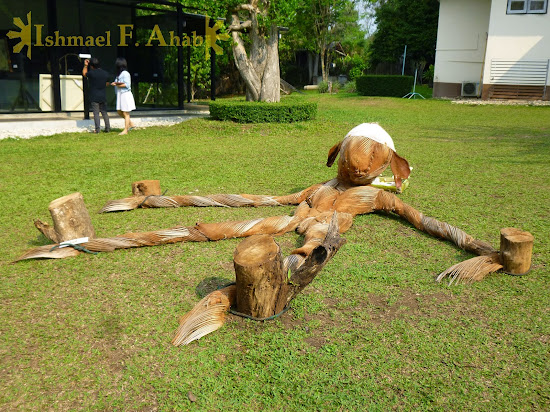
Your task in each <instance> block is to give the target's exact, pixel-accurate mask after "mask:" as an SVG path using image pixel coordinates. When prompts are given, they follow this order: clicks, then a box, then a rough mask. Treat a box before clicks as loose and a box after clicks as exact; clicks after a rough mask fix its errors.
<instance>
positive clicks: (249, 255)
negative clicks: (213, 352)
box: [233, 235, 288, 318]
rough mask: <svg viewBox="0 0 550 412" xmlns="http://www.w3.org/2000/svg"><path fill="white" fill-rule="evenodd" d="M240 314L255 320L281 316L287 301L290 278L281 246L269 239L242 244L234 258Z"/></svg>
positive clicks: (243, 242) (267, 237)
mask: <svg viewBox="0 0 550 412" xmlns="http://www.w3.org/2000/svg"><path fill="white" fill-rule="evenodd" d="M233 264H234V266H235V275H236V283H237V310H238V311H239V312H241V313H243V314H245V315H249V316H253V317H255V318H267V317H269V316H273V315H275V314H277V313H279V312H281V311H282V310H283V309H284V307H285V305H286V301H287V293H288V286H287V282H288V277H287V274H286V273H284V271H283V258H282V255H281V249H280V247H279V245H278V244H277V243H276V242H275V241H274V240H273V238H272V237H271V236H269V235H255V236H251V237H249V238H246V239H245V240H244V241H242V242H241V243H240V244H239V245H238V246H237V248H236V249H235V253H234V255H233Z"/></svg>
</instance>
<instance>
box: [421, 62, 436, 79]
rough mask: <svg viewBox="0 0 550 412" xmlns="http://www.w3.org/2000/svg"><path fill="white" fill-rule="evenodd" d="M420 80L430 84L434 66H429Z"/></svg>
mask: <svg viewBox="0 0 550 412" xmlns="http://www.w3.org/2000/svg"><path fill="white" fill-rule="evenodd" d="M422 78H423V79H424V80H426V81H427V82H428V83H431V82H432V81H433V80H434V65H433V64H430V67H428V70H426V71H425V72H424V74H423V75H422Z"/></svg>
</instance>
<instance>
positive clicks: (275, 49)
mask: <svg viewBox="0 0 550 412" xmlns="http://www.w3.org/2000/svg"><path fill="white" fill-rule="evenodd" d="M256 14H257V10H252V11H251V12H250V15H251V17H250V20H249V21H247V22H246V23H247V24H244V23H240V21H239V16H238V14H236V13H233V14H232V15H231V26H230V27H229V30H230V31H231V36H232V39H233V58H234V60H235V65H236V66H237V69H238V70H239V73H240V74H241V77H242V78H243V80H244V82H245V85H246V100H249V101H263V102H278V101H280V100H281V77H280V72H279V30H278V28H277V26H276V25H275V24H273V25H271V27H269V28H268V30H267V34H266V33H264V32H263V29H262V28H261V27H260V26H259V24H258V21H257V18H256ZM244 29H246V30H247V31H248V34H249V36H250V52H249V53H247V50H246V46H245V42H244V41H243V39H242V37H241V34H240V31H243V30H244Z"/></svg>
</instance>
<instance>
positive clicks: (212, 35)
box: [204, 17, 230, 59]
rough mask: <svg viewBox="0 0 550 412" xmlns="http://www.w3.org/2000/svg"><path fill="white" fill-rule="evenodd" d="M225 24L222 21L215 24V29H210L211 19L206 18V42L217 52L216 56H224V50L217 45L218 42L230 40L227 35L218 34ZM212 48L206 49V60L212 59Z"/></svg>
mask: <svg viewBox="0 0 550 412" xmlns="http://www.w3.org/2000/svg"><path fill="white" fill-rule="evenodd" d="M222 26H223V24H222V22H221V21H219V20H218V21H217V22H216V24H214V26H213V27H210V17H206V21H205V23H204V29H205V31H206V36H205V37H206V41H207V42H208V45H209V46H210V48H212V49H213V50H214V52H216V54H223V49H222V48H221V47H220V46H218V45H217V44H216V40H222V41H223V40H229V38H230V36H229V34H227V33H219V34H218V33H217V31H218V30H220V29H221V28H222ZM210 48H207V49H206V56H205V57H206V58H207V59H208V58H209V57H210Z"/></svg>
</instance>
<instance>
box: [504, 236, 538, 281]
mask: <svg viewBox="0 0 550 412" xmlns="http://www.w3.org/2000/svg"><path fill="white" fill-rule="evenodd" d="M534 239H535V238H534V237H533V235H532V234H531V233H529V232H523V231H521V230H519V229H516V228H513V227H507V228H505V229H501V231H500V256H501V260H502V266H503V267H504V271H505V272H507V273H509V274H511V275H524V274H526V273H527V272H529V270H530V269H531V254H532V252H533V242H534Z"/></svg>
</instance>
